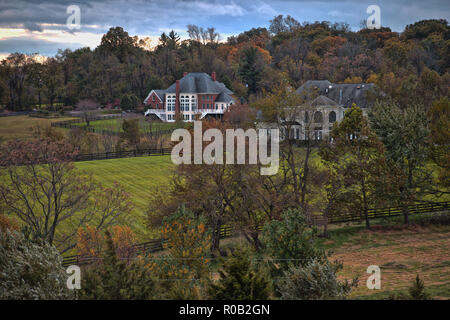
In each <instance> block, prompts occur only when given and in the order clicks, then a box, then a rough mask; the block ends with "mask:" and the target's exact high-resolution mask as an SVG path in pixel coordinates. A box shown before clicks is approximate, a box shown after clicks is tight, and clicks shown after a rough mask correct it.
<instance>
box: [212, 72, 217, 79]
mask: <svg viewBox="0 0 450 320" xmlns="http://www.w3.org/2000/svg"><path fill="white" fill-rule="evenodd" d="M211 78H212V80H213V81H216V72H212V73H211Z"/></svg>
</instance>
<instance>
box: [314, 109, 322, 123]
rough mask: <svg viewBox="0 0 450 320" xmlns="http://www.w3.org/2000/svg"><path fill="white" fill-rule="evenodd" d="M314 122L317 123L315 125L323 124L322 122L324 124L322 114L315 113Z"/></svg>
mask: <svg viewBox="0 0 450 320" xmlns="http://www.w3.org/2000/svg"><path fill="white" fill-rule="evenodd" d="M314 122H315V123H322V122H323V116H322V112H320V111H316V112H315V113H314Z"/></svg>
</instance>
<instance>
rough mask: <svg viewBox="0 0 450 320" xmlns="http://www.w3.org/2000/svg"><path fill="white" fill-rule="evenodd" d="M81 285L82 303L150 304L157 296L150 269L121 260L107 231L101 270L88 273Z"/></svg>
mask: <svg viewBox="0 0 450 320" xmlns="http://www.w3.org/2000/svg"><path fill="white" fill-rule="evenodd" d="M82 281H83V283H82V285H81V289H82V292H81V298H82V299H103V300H129V299H133V300H147V299H153V298H155V296H156V283H155V281H154V280H153V278H152V277H151V275H150V269H148V268H147V267H146V266H145V265H143V264H141V262H140V261H137V262H132V263H130V264H127V263H126V262H125V261H122V260H120V259H119V258H118V256H117V252H116V248H115V246H114V242H113V239H112V236H111V234H110V233H109V232H108V231H107V232H106V251H105V253H104V256H103V263H102V265H101V266H100V270H98V269H97V267H96V266H94V268H93V269H91V270H87V272H85V276H84V277H82Z"/></svg>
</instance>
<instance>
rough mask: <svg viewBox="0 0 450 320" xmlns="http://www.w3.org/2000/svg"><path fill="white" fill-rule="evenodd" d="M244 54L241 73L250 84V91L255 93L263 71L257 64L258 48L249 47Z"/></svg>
mask: <svg viewBox="0 0 450 320" xmlns="http://www.w3.org/2000/svg"><path fill="white" fill-rule="evenodd" d="M243 54H244V56H243V58H242V62H241V63H240V64H239V75H240V76H241V78H242V80H243V82H244V83H245V84H246V85H247V86H248V90H249V92H250V93H255V92H256V91H257V90H258V87H259V82H260V80H261V71H260V70H259V68H258V66H257V59H258V49H256V48H255V47H248V48H246V49H245V50H244V53H243Z"/></svg>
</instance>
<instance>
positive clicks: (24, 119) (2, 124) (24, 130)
mask: <svg viewBox="0 0 450 320" xmlns="http://www.w3.org/2000/svg"><path fill="white" fill-rule="evenodd" d="M70 119H74V118H67V117H63V118H53V119H44V118H35V117H30V116H12V117H1V118H0V139H1V140H11V139H29V138H33V127H35V126H48V125H50V124H51V123H52V122H55V121H64V120H70ZM59 130H61V129H59Z"/></svg>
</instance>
